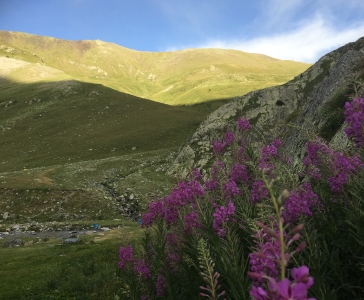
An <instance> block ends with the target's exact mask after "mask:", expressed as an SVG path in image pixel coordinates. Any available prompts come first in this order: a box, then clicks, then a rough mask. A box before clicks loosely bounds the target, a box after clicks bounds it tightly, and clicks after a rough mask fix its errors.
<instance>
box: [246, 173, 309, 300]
mask: <svg viewBox="0 0 364 300" xmlns="http://www.w3.org/2000/svg"><path fill="white" fill-rule="evenodd" d="M263 181H264V183H265V186H266V188H267V190H268V192H269V194H270V198H271V200H272V202H273V206H274V210H275V213H276V221H275V222H276V227H278V228H274V229H272V228H270V227H268V226H267V225H265V224H263V223H262V222H257V225H258V226H259V227H260V228H261V229H259V230H258V231H257V232H256V239H257V241H258V243H257V250H258V251H257V252H253V253H251V254H250V265H251V271H252V272H248V275H249V276H250V277H251V278H252V279H253V287H252V289H251V291H250V295H251V296H253V297H254V298H255V299H258V300H265V299H280V300H307V289H309V288H310V287H311V286H312V285H313V278H312V277H309V275H308V273H309V269H308V268H307V267H306V266H301V267H299V268H294V269H293V270H292V272H291V275H292V277H293V281H290V280H289V279H288V278H286V267H287V265H288V261H289V259H290V257H291V256H292V255H293V254H294V253H297V252H300V251H302V250H303V248H304V247H305V246H306V243H305V242H302V243H301V244H300V245H299V246H298V247H297V248H296V249H295V250H294V251H293V252H291V253H287V252H286V250H288V247H289V246H290V245H292V243H293V242H295V241H297V240H298V239H299V238H300V234H299V233H297V232H298V231H299V230H301V229H302V225H298V226H296V227H295V228H293V230H292V233H295V235H294V236H293V237H292V238H290V237H288V235H287V234H286V233H285V230H284V227H283V223H284V219H283V218H282V217H281V212H282V209H283V206H284V205H285V203H287V202H288V203H289V199H290V197H292V196H294V193H293V194H291V195H290V194H289V193H288V191H286V190H284V191H283V192H282V194H281V195H280V196H279V197H278V199H277V198H276V197H275V196H274V193H273V190H272V185H273V183H274V181H273V182H271V183H268V181H267V179H266V176H265V174H264V172H263ZM306 188H308V187H306ZM291 199H292V198H291ZM278 274H280V276H279V278H280V281H279V280H278ZM264 287H265V288H266V289H264ZM310 300H312V298H311V299H310Z"/></svg>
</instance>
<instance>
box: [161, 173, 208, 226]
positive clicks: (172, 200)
mask: <svg viewBox="0 0 364 300" xmlns="http://www.w3.org/2000/svg"><path fill="white" fill-rule="evenodd" d="M204 194H205V192H204V189H203V187H202V186H201V185H200V183H198V182H197V181H195V180H193V181H188V182H180V183H179V184H178V186H177V188H175V189H174V190H173V191H172V192H171V193H170V194H169V195H168V196H167V197H166V198H164V219H165V221H166V223H167V225H172V224H173V223H174V222H175V221H177V220H178V218H179V214H178V210H179V209H180V208H181V207H183V206H185V205H186V204H192V203H194V202H195V201H196V199H197V198H199V197H202V196H203V195H204Z"/></svg>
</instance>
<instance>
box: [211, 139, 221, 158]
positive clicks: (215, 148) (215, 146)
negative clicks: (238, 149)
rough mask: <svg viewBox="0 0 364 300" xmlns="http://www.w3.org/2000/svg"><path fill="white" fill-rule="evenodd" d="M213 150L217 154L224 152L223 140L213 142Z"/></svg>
mask: <svg viewBox="0 0 364 300" xmlns="http://www.w3.org/2000/svg"><path fill="white" fill-rule="evenodd" d="M212 150H213V152H214V153H215V155H217V154H220V153H222V152H223V151H224V144H223V143H222V140H217V141H215V142H212Z"/></svg>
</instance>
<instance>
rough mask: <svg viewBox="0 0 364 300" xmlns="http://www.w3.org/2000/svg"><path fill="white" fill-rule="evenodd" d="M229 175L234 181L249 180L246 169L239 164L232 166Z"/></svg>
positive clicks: (246, 181) (244, 181) (243, 181)
mask: <svg viewBox="0 0 364 300" xmlns="http://www.w3.org/2000/svg"><path fill="white" fill-rule="evenodd" d="M230 176H231V179H232V180H234V181H235V182H242V183H248V182H249V175H248V171H247V170H246V168H245V167H244V166H243V165H241V164H235V165H233V166H232V168H231V173H230Z"/></svg>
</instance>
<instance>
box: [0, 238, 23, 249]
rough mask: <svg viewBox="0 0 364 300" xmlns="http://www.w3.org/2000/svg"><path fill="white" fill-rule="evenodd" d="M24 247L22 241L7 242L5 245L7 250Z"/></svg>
mask: <svg viewBox="0 0 364 300" xmlns="http://www.w3.org/2000/svg"><path fill="white" fill-rule="evenodd" d="M19 246H24V242H23V241H22V240H21V239H14V240H10V241H7V242H6V243H5V245H4V247H5V248H12V247H19Z"/></svg>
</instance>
